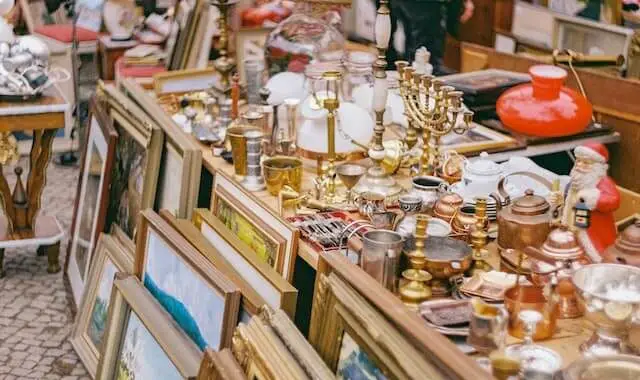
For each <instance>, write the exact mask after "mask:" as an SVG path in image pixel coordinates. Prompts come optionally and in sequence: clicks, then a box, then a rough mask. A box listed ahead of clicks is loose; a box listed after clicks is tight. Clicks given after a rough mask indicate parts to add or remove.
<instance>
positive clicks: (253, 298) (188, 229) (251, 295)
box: [160, 210, 267, 321]
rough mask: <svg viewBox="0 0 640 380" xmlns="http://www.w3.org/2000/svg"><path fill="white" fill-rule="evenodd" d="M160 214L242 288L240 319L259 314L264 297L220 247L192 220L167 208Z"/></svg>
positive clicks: (264, 302)
mask: <svg viewBox="0 0 640 380" xmlns="http://www.w3.org/2000/svg"><path fill="white" fill-rule="evenodd" d="M160 216H161V217H162V218H163V219H164V220H165V221H166V222H167V223H169V225H171V227H173V228H174V229H175V230H176V231H178V232H179V233H180V234H181V235H182V237H184V238H185V239H186V240H187V241H188V242H189V244H191V245H192V246H193V247H194V248H195V249H197V250H198V252H200V254H202V255H203V256H204V257H205V258H206V259H207V260H209V261H210V262H211V263H212V264H213V265H214V266H215V267H216V268H218V269H219V270H220V271H221V272H223V273H224V274H225V275H226V276H227V277H229V279H230V280H231V281H233V283H234V284H236V285H237V286H238V287H239V288H240V293H241V294H242V299H241V301H240V315H241V317H240V319H241V320H247V321H248V318H246V317H243V316H245V315H248V316H253V315H256V314H258V312H259V310H260V308H261V307H262V306H263V305H266V304H267V303H266V301H265V300H264V298H262V297H261V296H260V294H259V293H258V292H257V291H256V290H255V289H254V288H253V287H252V286H251V284H250V283H249V282H247V280H245V278H244V277H243V276H242V275H241V274H240V272H238V271H237V270H236V269H235V268H234V267H233V265H231V263H230V262H229V261H228V260H227V259H225V257H224V256H223V255H222V254H221V253H220V251H219V250H218V248H216V247H214V246H213V245H212V244H211V243H210V242H209V240H207V239H206V238H205V237H204V235H202V233H200V231H199V230H198V228H196V226H195V225H194V224H193V222H191V221H190V220H185V219H178V218H176V217H175V216H174V215H173V214H171V213H170V212H167V211H166V210H160Z"/></svg>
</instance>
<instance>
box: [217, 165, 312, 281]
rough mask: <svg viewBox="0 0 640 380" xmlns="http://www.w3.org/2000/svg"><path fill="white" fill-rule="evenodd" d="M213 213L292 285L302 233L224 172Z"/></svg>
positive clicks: (220, 172)
mask: <svg viewBox="0 0 640 380" xmlns="http://www.w3.org/2000/svg"><path fill="white" fill-rule="evenodd" d="M211 210H212V212H213V214H214V215H215V216H216V217H217V218H218V219H220V221H222V223H224V225H225V226H226V227H227V228H228V229H229V230H231V231H232V232H233V233H234V234H235V235H237V236H238V237H239V238H240V240H242V241H243V242H244V243H245V244H247V245H248V246H249V247H251V251H253V252H254V253H255V255H256V256H257V257H258V258H260V259H261V260H262V261H263V262H264V263H266V264H267V265H269V266H271V267H272V268H273V269H275V270H276V271H277V272H278V273H280V274H281V275H282V277H284V279H286V280H287V281H289V282H291V280H292V278H293V267H294V264H295V259H296V254H297V252H298V240H299V237H300V232H299V231H298V229H296V228H294V227H293V226H292V225H291V224H290V223H289V222H287V221H286V220H285V219H284V218H282V217H281V216H280V215H279V214H278V213H277V212H275V211H274V210H271V209H269V208H266V207H265V206H264V204H263V202H261V201H260V200H259V199H257V198H256V197H255V195H253V194H251V193H250V192H248V191H246V190H245V189H244V188H243V187H242V186H241V185H240V184H238V183H237V182H235V181H234V180H233V179H231V178H230V177H229V176H228V175H227V174H225V173H224V172H222V171H218V172H216V176H215V181H214V184H213V195H212V202H211Z"/></svg>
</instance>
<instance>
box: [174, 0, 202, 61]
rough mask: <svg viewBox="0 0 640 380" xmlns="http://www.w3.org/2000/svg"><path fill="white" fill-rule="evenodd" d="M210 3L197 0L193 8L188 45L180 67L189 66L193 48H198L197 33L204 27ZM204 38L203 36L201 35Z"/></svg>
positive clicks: (187, 39) (188, 30)
mask: <svg viewBox="0 0 640 380" xmlns="http://www.w3.org/2000/svg"><path fill="white" fill-rule="evenodd" d="M208 6H209V4H208V3H207V2H206V1H204V0H195V6H194V10H193V17H192V18H191V22H190V23H189V24H188V29H187V38H186V42H185V43H186V45H185V48H184V51H183V54H182V57H181V60H180V66H179V67H178V69H187V68H189V67H188V65H189V58H190V57H191V55H192V51H193V50H197V47H196V43H195V41H197V40H196V38H197V35H198V33H199V29H202V22H203V19H202V18H203V17H208V15H209V11H208V9H209V8H208ZM202 33H204V32H202ZM201 38H202V36H201Z"/></svg>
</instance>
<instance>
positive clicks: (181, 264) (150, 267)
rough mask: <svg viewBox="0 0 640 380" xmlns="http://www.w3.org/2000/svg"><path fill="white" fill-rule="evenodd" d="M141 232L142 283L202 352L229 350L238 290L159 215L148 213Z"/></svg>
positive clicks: (138, 249)
mask: <svg viewBox="0 0 640 380" xmlns="http://www.w3.org/2000/svg"><path fill="white" fill-rule="evenodd" d="M139 228H140V231H139V233H138V240H137V242H136V260H135V266H134V271H135V272H134V273H135V275H136V276H137V277H138V279H140V281H141V282H142V283H143V284H144V286H145V288H146V289H148V290H149V291H150V292H151V294H152V295H153V296H154V297H155V298H156V299H158V300H159V301H160V303H161V304H162V305H163V307H164V308H165V309H166V310H167V311H168V312H169V314H171V316H172V317H173V318H174V320H175V323H176V324H177V325H179V326H180V327H182V328H183V329H184V331H185V332H187V334H188V335H189V336H190V337H191V338H192V339H193V340H194V342H196V344H197V345H198V347H199V348H200V349H201V350H202V351H204V350H205V349H206V348H207V347H211V348H213V349H215V350H220V349H222V348H225V347H229V345H230V343H231V335H232V333H233V328H234V327H235V326H236V324H237V321H238V316H239V309H240V296H241V295H240V290H239V289H238V287H237V286H236V285H235V284H234V283H233V282H231V280H229V279H228V278H227V276H226V275H224V274H223V273H222V272H221V271H220V270H219V269H218V268H216V267H215V266H214V265H213V264H212V263H210V262H209V261H207V259H205V258H204V257H203V256H202V255H201V254H200V252H198V251H197V250H196V249H195V248H193V247H192V246H191V245H190V244H189V242H187V241H186V240H185V239H184V238H183V237H182V235H180V233H179V232H177V231H176V230H175V229H174V228H172V227H171V226H170V225H169V224H168V223H167V222H165V221H164V220H163V219H162V218H161V217H160V215H158V214H156V213H155V212H154V211H153V210H151V209H147V210H144V211H143V212H142V215H141V218H140V225H139ZM176 305H178V306H176ZM180 305H181V306H180Z"/></svg>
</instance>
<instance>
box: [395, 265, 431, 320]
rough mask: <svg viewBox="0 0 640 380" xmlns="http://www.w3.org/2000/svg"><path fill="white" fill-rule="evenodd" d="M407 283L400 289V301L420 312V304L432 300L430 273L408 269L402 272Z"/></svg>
mask: <svg viewBox="0 0 640 380" xmlns="http://www.w3.org/2000/svg"><path fill="white" fill-rule="evenodd" d="M402 277H404V279H405V280H407V282H406V283H405V284H404V285H403V286H402V287H400V292H399V293H400V299H401V300H402V302H403V303H404V304H405V305H407V307H409V308H410V309H412V310H416V311H417V310H418V307H419V306H420V304H421V303H422V302H424V301H426V300H428V299H429V298H431V288H430V287H429V285H428V282H429V281H430V280H431V278H432V277H431V274H429V272H427V271H424V270H419V269H407V270H405V271H404V272H402Z"/></svg>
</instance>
